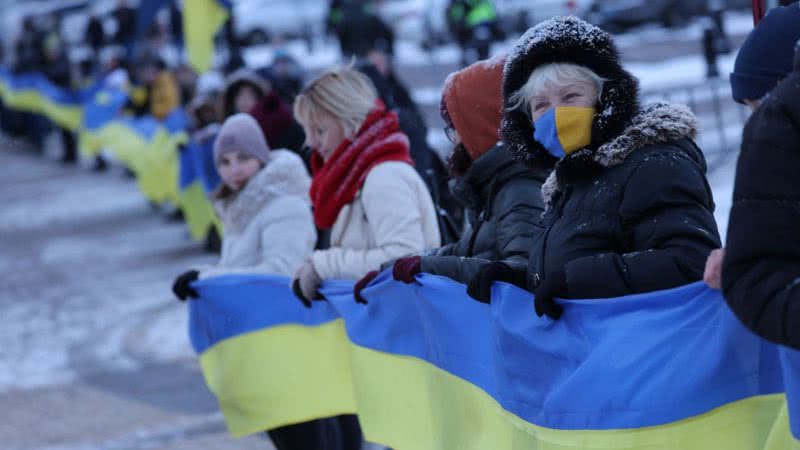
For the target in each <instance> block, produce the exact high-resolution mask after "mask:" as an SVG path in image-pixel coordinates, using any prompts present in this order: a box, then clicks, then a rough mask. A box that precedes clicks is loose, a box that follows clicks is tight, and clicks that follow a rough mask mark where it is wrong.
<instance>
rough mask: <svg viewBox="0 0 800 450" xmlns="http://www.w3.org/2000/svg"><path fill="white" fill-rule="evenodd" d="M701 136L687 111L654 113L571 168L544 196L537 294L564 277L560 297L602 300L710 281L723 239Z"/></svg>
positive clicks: (582, 154) (536, 255) (534, 272)
mask: <svg viewBox="0 0 800 450" xmlns="http://www.w3.org/2000/svg"><path fill="white" fill-rule="evenodd" d="M696 128H697V120H696V118H695V117H694V115H693V114H692V113H691V112H690V111H689V109H688V108H686V107H682V106H673V105H668V104H655V105H651V106H649V107H646V108H644V109H643V110H642V111H641V112H640V113H639V114H638V115H636V116H635V117H634V118H633V119H632V121H631V122H630V123H629V125H628V127H627V128H626V129H625V131H623V132H622V134H621V135H619V136H617V137H616V138H615V139H613V140H611V141H609V142H607V143H606V144H604V145H602V146H600V147H599V148H597V150H589V149H584V150H580V151H579V152H576V153H574V154H572V155H570V156H568V157H566V158H564V159H562V160H561V161H560V162H559V163H558V164H557V165H556V169H555V171H554V172H553V174H551V176H550V177H549V178H548V180H547V182H546V183H545V186H544V187H543V189H542V191H543V197H544V200H545V204H546V205H547V212H546V213H545V216H544V218H543V224H544V227H545V232H544V233H543V234H542V235H541V238H540V239H538V241H537V242H536V245H535V246H534V248H533V250H532V251H531V257H530V264H529V272H528V276H529V278H528V283H529V288H530V289H534V288H535V287H536V286H537V285H538V284H539V283H540V282H541V280H542V279H546V278H548V277H551V276H556V275H557V274H560V275H564V276H565V280H566V292H558V293H557V294H558V296H561V297H565V298H603V297H616V296H622V295H628V294H635V293H642V292H651V291H656V290H661V289H668V288H673V287H677V286H681V285H684V284H688V283H691V282H695V281H698V280H701V279H702V278H703V269H704V266H705V261H706V258H707V257H708V255H709V253H710V252H711V250H713V249H715V248H718V247H719V234H718V232H717V225H716V222H715V220H714V215H713V210H714V204H713V199H712V194H711V189H710V188H709V186H708V182H707V180H706V177H705V171H706V166H705V160H704V158H703V155H702V153H701V152H700V150H699V149H698V148H697V147H696V145H695V144H694V142H692V140H691V139H690V138H691V137H692V136H694V134H695V132H696ZM559 278H560V277H559ZM559 278H556V279H559Z"/></svg>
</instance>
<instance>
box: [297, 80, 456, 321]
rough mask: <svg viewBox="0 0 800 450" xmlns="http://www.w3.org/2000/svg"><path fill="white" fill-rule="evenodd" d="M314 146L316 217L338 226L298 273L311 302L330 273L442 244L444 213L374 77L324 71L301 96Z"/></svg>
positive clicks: (358, 270)
mask: <svg viewBox="0 0 800 450" xmlns="http://www.w3.org/2000/svg"><path fill="white" fill-rule="evenodd" d="M294 109H295V117H297V118H298V120H299V121H300V123H301V125H303V128H304V129H305V133H306V143H307V144H308V146H309V147H311V149H312V150H313V153H312V156H311V167H312V172H313V179H312V183H311V190H310V194H311V201H312V204H313V207H314V221H315V223H316V225H317V228H319V229H320V230H323V232H325V231H327V230H329V231H330V246H329V247H328V248H326V249H323V250H317V251H315V252H314V253H313V254H312V255H311V257H310V258H309V259H308V260H307V261H306V262H305V264H303V266H302V267H301V268H300V269H299V270H298V271H297V273H296V274H295V280H294V282H293V284H292V286H293V290H294V291H295V294H296V295H297V296H298V298H300V299H301V300H302V301H303V303H304V304H305V305H306V306H310V304H311V303H310V301H311V300H314V299H319V298H320V296H319V295H318V293H317V289H318V288H319V285H320V283H321V282H322V280H327V279H350V280H357V279H359V278H360V277H362V276H364V275H365V274H366V273H367V272H369V271H370V270H372V269H373V268H375V267H379V266H380V265H381V264H382V263H384V262H386V261H389V260H392V259H396V258H400V257H402V256H405V255H409V254H419V253H420V252H422V251H424V250H425V249H430V248H437V247H438V246H439V245H440V237H439V228H438V224H437V221H436V214H435V210H434V206H433V201H432V200H431V196H430V193H429V192H428V189H427V187H426V186H425V183H424V182H423V181H422V179H421V178H420V177H419V175H418V174H417V172H416V171H415V170H414V168H413V166H412V164H413V163H412V161H411V157H410V155H409V148H408V138H407V137H406V136H405V135H404V134H403V133H402V132H401V131H400V128H399V126H398V120H397V115H396V114H394V113H393V112H390V111H387V110H386V108H385V107H384V105H383V104H382V103H381V101H380V100H379V99H378V97H377V94H376V91H375V88H374V86H373V85H372V83H371V82H370V81H369V79H368V78H367V77H366V76H364V75H363V74H361V73H359V72H358V71H356V70H353V69H350V68H341V69H336V70H331V71H329V72H326V73H323V74H322V75H320V76H319V77H318V78H317V79H315V80H314V81H312V82H311V83H310V84H309V85H308V86H307V87H306V88H305V89H304V90H303V92H301V93H300V95H299V96H298V97H297V99H296V100H295V105H294Z"/></svg>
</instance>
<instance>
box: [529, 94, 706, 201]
mask: <svg viewBox="0 0 800 450" xmlns="http://www.w3.org/2000/svg"><path fill="white" fill-rule="evenodd" d="M698 129H699V123H698V121H697V118H696V117H695V115H694V113H692V111H691V110H690V109H689V107H688V106H685V105H678V104H671V103H662V102H658V103H653V104H650V105H648V106H646V107H645V108H643V109H642V110H641V111H640V112H639V114H637V115H636V116H634V117H633V119H632V120H631V122H630V123H629V124H628V126H627V127H626V128H625V130H624V131H623V132H622V134H620V135H619V136H617V137H615V138H614V139H611V140H610V141H608V142H606V143H605V144H602V145H601V146H599V147H598V148H597V150H591V149H589V148H585V149H582V150H579V151H577V152H575V153H573V154H571V155H569V156H567V157H565V158H563V159H561V160H560V161H559V162H558V163H557V164H556V168H555V170H553V172H552V173H551V174H550V176H549V177H548V178H547V180H546V181H545V183H544V185H542V198H543V199H544V202H545V206H546V210H547V209H549V207H550V204H551V202H552V199H553V197H554V196H555V194H556V193H557V192H560V190H561V185H562V184H563V182H564V180H565V179H579V178H584V179H585V178H588V177H590V176H592V175H593V174H596V173H597V172H598V171H601V170H603V169H608V168H611V167H616V166H619V165H621V164H622V163H624V162H625V160H626V159H627V158H628V157H629V156H630V155H631V154H632V153H633V152H635V151H636V150H639V149H641V148H644V147H646V146H649V145H653V144H661V143H667V142H672V141H677V140H679V139H684V138H689V139H694V138H695V137H696V135H697V131H698Z"/></svg>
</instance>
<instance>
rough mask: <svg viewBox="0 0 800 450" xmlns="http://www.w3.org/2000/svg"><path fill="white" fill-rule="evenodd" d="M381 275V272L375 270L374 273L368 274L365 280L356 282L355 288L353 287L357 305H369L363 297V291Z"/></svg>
mask: <svg viewBox="0 0 800 450" xmlns="http://www.w3.org/2000/svg"><path fill="white" fill-rule="evenodd" d="M379 273H380V272H378V271H377V270H373V271H372V272H369V273H368V274H366V275H364V277H363V278H361V279H360V280H358V281H357V282H356V284H355V286H353V297H355V298H356V303H361V304H364V305H366V304H367V300H366V299H365V298H364V297H362V296H361V291H362V290H363V289H364V288H365V287H367V286H368V285H369V284H370V283H372V280H374V279H375V277H377V276H378V274H379Z"/></svg>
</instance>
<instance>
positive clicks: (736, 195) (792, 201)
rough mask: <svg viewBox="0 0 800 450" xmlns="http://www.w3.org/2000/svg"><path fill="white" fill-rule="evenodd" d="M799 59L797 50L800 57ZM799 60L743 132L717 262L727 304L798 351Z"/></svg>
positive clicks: (767, 334)
mask: <svg viewBox="0 0 800 450" xmlns="http://www.w3.org/2000/svg"><path fill="white" fill-rule="evenodd" d="M799 56H800V55H799ZM798 171H800V65H799V66H798V67H797V69H796V70H795V71H794V72H793V73H792V74H790V75H789V77H788V78H786V79H785V80H784V81H782V82H781V83H780V84H779V85H778V87H777V88H775V90H773V91H772V93H771V94H770V95H769V96H768V97H767V98H766V99H765V100H764V103H763V104H762V105H761V107H760V108H759V109H758V110H757V111H756V112H755V113H754V114H753V116H752V117H751V118H750V120H749V121H748V123H747V126H746V127H745V130H744V136H743V140H742V152H741V154H740V155H739V163H738V167H737V168H736V184H735V187H734V191H733V208H732V209H731V215H730V222H729V224H728V238H727V240H728V242H727V249H726V251H725V260H724V263H723V267H722V288H723V291H724V293H725V298H726V300H727V302H728V304H729V305H730V307H731V309H733V311H734V312H735V313H736V315H737V316H738V317H739V319H741V321H742V322H743V323H744V324H745V325H746V326H747V327H748V328H750V329H751V330H753V331H754V332H756V333H757V334H759V335H761V336H762V337H764V338H766V339H769V340H771V341H773V342H778V343H781V344H784V345H788V346H791V347H794V348H796V349H800V327H798V325H799V324H800V181H798Z"/></svg>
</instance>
